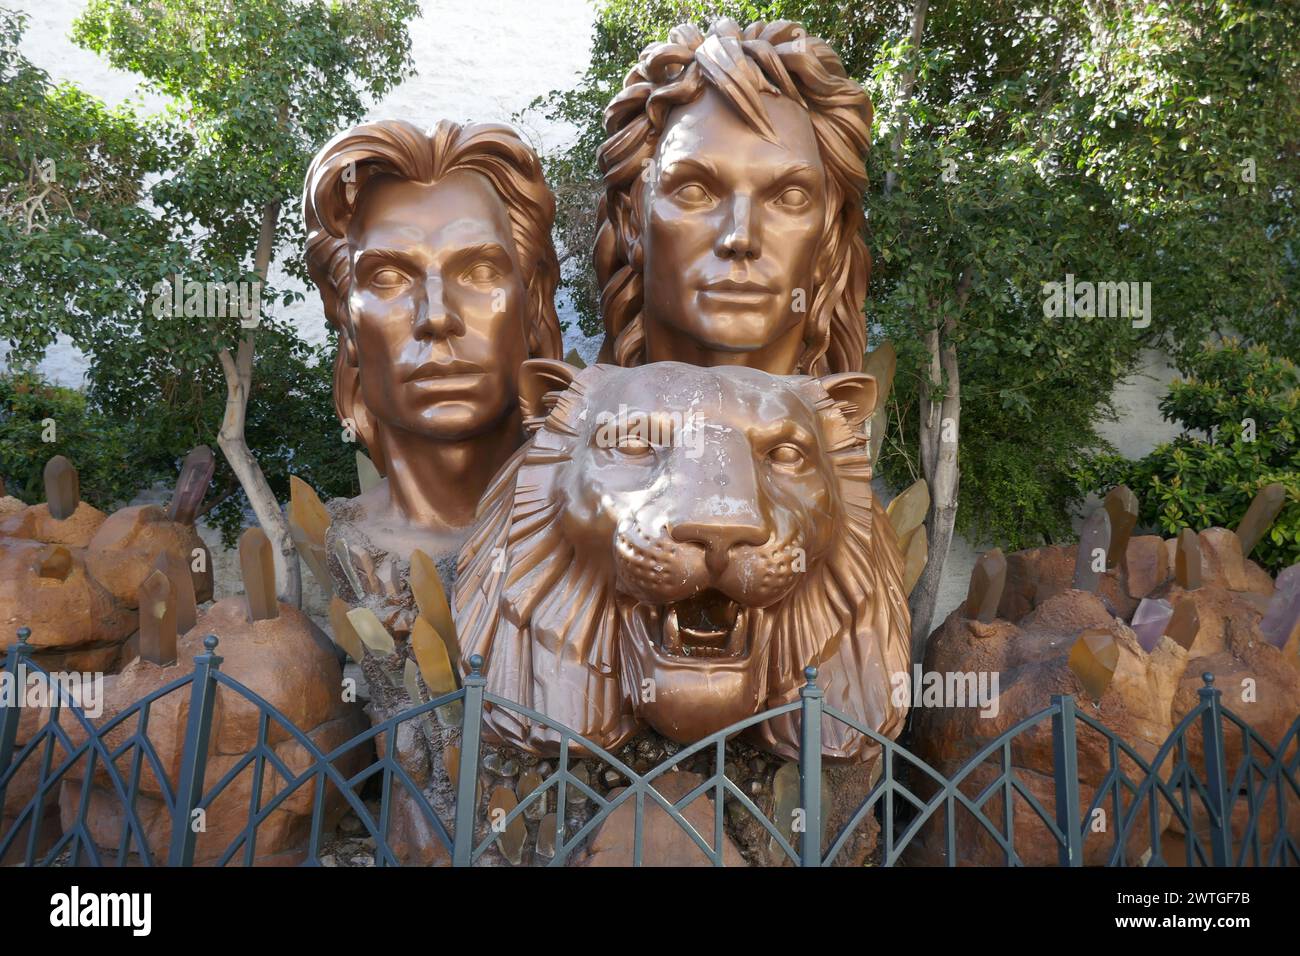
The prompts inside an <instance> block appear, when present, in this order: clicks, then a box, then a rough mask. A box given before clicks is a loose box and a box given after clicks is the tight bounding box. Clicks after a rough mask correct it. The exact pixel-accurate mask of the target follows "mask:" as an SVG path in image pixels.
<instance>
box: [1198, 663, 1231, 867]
mask: <svg viewBox="0 0 1300 956" xmlns="http://www.w3.org/2000/svg"><path fill="white" fill-rule="evenodd" d="M1201 680H1202V681H1204V682H1205V686H1204V687H1202V688H1201V689H1200V690H1198V691H1197V692H1196V693H1197V696H1199V697H1200V698H1201V707H1202V710H1201V739H1202V741H1204V744H1203V746H1204V752H1205V795H1206V801H1207V803H1208V806H1207V807H1206V810H1208V811H1209V817H1210V857H1211V859H1212V861H1213V863H1214V865H1215V866H1231V865H1232V823H1231V821H1230V820H1229V817H1230V816H1231V814H1232V802H1231V800H1230V798H1229V796H1228V768H1227V766H1226V761H1225V759H1224V749H1223V703H1222V697H1223V692H1222V691H1220V690H1219V689H1218V688H1217V687H1215V686H1214V675H1213V674H1211V673H1210V672H1209V671H1206V672H1205V673H1204V674H1202V675H1201Z"/></svg>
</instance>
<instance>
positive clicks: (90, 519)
mask: <svg viewBox="0 0 1300 956" xmlns="http://www.w3.org/2000/svg"><path fill="white" fill-rule="evenodd" d="M107 517H108V516H107V515H105V514H104V512H102V511H100V510H99V509H98V508H95V507H92V506H91V505H88V504H86V503H85V502H84V501H82V502H78V504H77V510H76V511H74V512H73V513H72V514H71V515H69V516H68V517H67V518H64V519H63V520H59V519H57V518H54V517H52V516H51V515H50V508H49V505H45V504H39V505H30V506H28V507H26V508H24V509H23V510H22V511H15V512H14V513H13V514H11V515H9V516H8V517H7V518H4V519H3V520H0V538H28V539H30V540H32V541H43V542H44V543H46V544H62V545H65V546H66V547H69V548H84V547H85V546H86V545H87V544H89V543H90V539H91V538H92V537H94V534H95V532H96V531H98V530H99V526H100V525H102V524H103V523H104V521H105V520H106V519H107Z"/></svg>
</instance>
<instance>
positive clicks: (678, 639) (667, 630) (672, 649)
mask: <svg viewBox="0 0 1300 956" xmlns="http://www.w3.org/2000/svg"><path fill="white" fill-rule="evenodd" d="M661 633H662V634H663V649H664V650H665V651H667V652H668V653H669V654H683V653H685V651H684V649H683V648H682V632H681V628H680V627H678V625H677V608H675V607H674V608H669V609H668V613H667V614H665V615H664V626H663V628H662V631H661Z"/></svg>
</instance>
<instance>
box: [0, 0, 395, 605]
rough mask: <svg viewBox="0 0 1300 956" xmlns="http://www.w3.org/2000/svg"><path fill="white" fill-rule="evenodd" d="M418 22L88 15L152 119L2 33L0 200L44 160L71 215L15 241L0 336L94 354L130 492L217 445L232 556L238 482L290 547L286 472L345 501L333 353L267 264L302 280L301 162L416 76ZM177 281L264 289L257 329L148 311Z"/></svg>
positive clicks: (184, 1)
mask: <svg viewBox="0 0 1300 956" xmlns="http://www.w3.org/2000/svg"><path fill="white" fill-rule="evenodd" d="M417 11H418V4H416V3H415V2H414V0H398V2H378V0H352V2H348V3H337V2H330V0H239V2H237V3H235V2H226V3H210V2H203V0H92V2H91V3H90V4H89V5H88V6H87V8H86V10H85V12H84V13H83V15H82V16H81V17H80V18H79V19H78V21H77V22H76V24H75V25H74V31H73V35H74V39H76V40H77V41H78V42H79V43H81V44H82V45H84V46H86V47H88V48H90V49H92V50H94V51H96V52H98V53H100V54H102V55H104V56H105V57H107V59H108V61H109V62H110V63H112V64H113V65H114V66H116V67H118V68H120V69H124V70H131V71H134V72H136V73H138V74H140V75H141V76H143V77H144V80H145V83H146V84H147V85H148V86H149V87H150V88H151V89H153V90H155V91H157V92H158V93H161V94H164V95H166V96H168V97H170V98H171V102H172V105H171V106H170V107H169V108H168V109H167V110H166V112H165V113H164V114H163V115H161V116H158V117H153V118H150V119H147V120H145V119H141V118H139V117H137V116H136V115H134V114H133V113H131V112H130V111H129V110H124V109H123V110H108V109H106V108H104V107H103V105H102V104H100V103H98V101H96V100H94V99H93V98H92V97H90V96H88V95H86V94H83V93H80V92H79V91H76V90H75V89H73V88H71V87H68V86H62V87H53V86H52V85H51V84H50V83H49V81H48V78H47V77H45V76H44V75H43V74H41V73H40V72H39V71H37V70H35V69H34V68H32V67H31V65H30V64H29V63H26V62H25V61H23V60H22V58H21V57H20V56H19V55H18V54H17V52H16V45H17V36H18V34H19V32H20V31H21V27H22V21H21V18H20V17H17V16H15V15H12V14H9V15H7V16H0V30H3V31H4V35H5V37H6V43H5V44H4V48H5V51H6V52H5V53H4V54H2V55H3V57H4V59H2V60H0V68H3V70H4V72H3V74H0V76H3V78H4V79H6V80H8V79H9V78H10V76H13V77H14V78H15V79H16V82H15V83H12V84H11V83H8V82H6V83H5V85H4V90H3V92H0V116H3V117H4V121H5V123H6V127H9V126H10V125H11V124H13V125H17V124H21V126H19V128H18V132H17V135H16V136H15V137H13V145H12V146H10V145H9V143H10V139H11V138H10V137H8V136H6V143H5V147H4V148H3V151H0V189H3V188H11V189H13V190H14V191H16V193H18V194H19V195H29V194H30V192H31V190H32V189H33V188H34V187H33V186H32V185H23V184H25V183H30V181H31V179H32V177H31V175H29V173H28V170H29V169H30V168H34V167H32V159H33V157H37V158H39V157H47V156H53V157H54V158H55V161H56V168H58V169H59V170H60V179H59V182H60V188H61V192H60V195H61V196H62V197H63V198H66V200H67V201H66V202H61V203H60V204H58V206H57V207H56V211H55V214H54V216H53V217H52V219H51V221H50V222H49V223H48V224H46V223H42V224H41V226H40V227H39V228H37V229H35V230H27V234H26V235H24V236H23V237H21V238H20V241H19V244H18V245H19V249H20V252H21V255H20V258H19V260H18V263H19V265H18V269H17V270H15V271H14V272H12V273H9V274H6V275H5V279H6V280H8V279H10V278H12V279H13V281H6V282H5V283H4V285H5V288H4V289H3V290H0V296H4V297H5V298H3V299H0V331H3V333H4V334H5V335H6V336H7V337H8V338H9V339H10V341H11V343H13V344H15V345H17V346H18V347H19V358H21V359H28V360H30V359H34V358H37V357H39V355H40V353H41V351H42V350H43V349H44V348H45V347H46V346H47V345H48V344H49V342H50V341H52V340H53V338H54V336H55V334H57V333H59V332H64V333H66V334H68V335H69V336H71V338H72V340H73V342H74V343H75V344H77V345H78V346H80V347H81V348H82V349H83V350H85V351H86V352H87V353H88V354H89V356H90V371H89V386H90V388H89V397H90V400H91V401H92V402H93V403H95V404H96V405H97V406H98V407H99V408H101V409H103V410H104V413H105V414H107V415H110V416H112V417H114V418H115V419H117V420H120V421H124V422H125V421H130V422H131V423H132V428H133V430H134V431H135V435H136V437H137V438H138V441H137V442H134V443H133V446H134V447H135V448H137V449H138V451H137V452H136V454H135V456H134V457H135V459H136V460H138V461H140V462H141V468H142V474H141V477H142V478H145V477H148V476H152V475H154V474H164V473H168V472H170V473H171V474H173V475H174V467H175V461H176V459H177V457H178V456H179V455H181V454H183V453H184V452H185V450H186V449H187V448H188V447H189V446H191V445H193V444H197V443H198V442H200V441H204V442H208V443H212V442H213V439H214V437H215V438H216V439H217V443H219V444H221V446H222V448H223V450H224V451H225V452H226V457H227V460H228V462H230V463H231V464H232V465H233V466H234V470H232V468H231V467H229V466H226V467H223V468H221V470H220V471H219V473H218V476H217V485H218V488H219V489H220V490H219V493H218V495H219V497H220V496H225V497H224V498H222V499H221V503H220V505H219V507H218V512H217V514H215V515H214V517H215V518H216V519H217V520H218V521H219V522H220V523H221V525H222V527H223V530H224V531H226V532H227V534H228V539H229V538H230V537H232V536H233V532H234V531H236V530H237V529H238V528H239V527H240V526H241V525H242V524H243V517H244V509H245V507H246V505H245V501H244V496H243V495H241V494H240V493H239V491H240V488H241V485H242V488H243V490H245V491H247V492H250V494H251V504H252V505H253V506H254V509H255V510H256V511H257V512H258V518H259V521H260V522H261V523H262V524H263V526H264V527H265V528H266V529H267V531H268V533H269V534H271V536H272V537H273V539H277V538H278V539H279V540H280V541H281V542H284V544H287V529H285V528H284V519H283V514H282V512H281V511H280V508H279V506H278V504H277V503H276V499H277V497H278V498H281V499H282V498H283V497H284V496H285V495H286V493H287V487H288V473H289V471H290V470H293V471H294V472H295V473H296V474H299V475H302V476H303V477H304V478H306V479H307V480H308V481H311V482H312V483H313V484H314V485H316V486H317V488H318V489H320V490H321V491H322V492H324V493H326V494H337V493H348V492H350V491H352V490H353V489H354V488H355V479H354V470H353V464H352V450H351V449H349V448H347V447H346V446H345V445H343V443H342V442H341V441H339V440H338V436H339V431H338V429H337V428H336V427H335V423H334V416H333V411H332V405H331V402H330V364H331V363H330V360H329V359H330V350H329V349H322V350H317V349H312V348H310V347H308V346H307V345H306V344H305V343H303V342H302V341H301V340H300V339H299V338H298V337H297V335H296V334H295V333H294V331H293V329H292V328H290V327H289V326H287V325H286V324H285V323H284V322H282V321H280V320H278V319H277V318H276V316H275V314H274V305H275V304H276V303H277V302H278V303H282V304H285V305H287V304H289V303H290V302H291V301H293V299H294V298H295V296H297V295H298V294H297V293H293V292H289V291H286V290H280V289H276V288H273V287H272V285H271V284H270V282H269V281H268V280H269V276H270V266H271V264H272V263H273V262H274V261H276V259H277V257H278V258H280V259H281V261H282V264H283V266H284V267H285V269H286V271H287V272H288V273H289V274H290V275H292V276H295V277H298V278H300V279H303V280H304V281H305V280H306V272H305V267H304V266H303V263H302V261H301V255H300V250H301V248H302V242H303V236H302V226H301V223H300V220H299V217H297V216H294V215H287V216H282V215H281V211H282V209H283V208H284V207H285V204H286V203H289V204H290V207H291V208H292V204H293V203H294V202H295V201H296V199H297V197H298V195H299V193H300V191H301V189H302V181H303V176H304V174H305V172H306V168H307V164H308V162H309V161H310V158H311V156H312V154H313V153H314V152H315V150H316V149H317V148H319V147H320V145H321V144H323V143H324V142H325V140H326V139H328V138H329V136H331V135H332V134H333V133H335V132H337V131H338V129H340V128H342V127H344V126H347V125H349V124H351V123H354V122H356V121H358V120H359V119H360V118H361V116H362V115H363V114H364V112H365V107H366V102H367V101H368V99H370V98H373V97H379V96H382V95H383V94H384V93H385V92H387V90H388V89H390V88H391V87H392V86H393V85H394V84H395V83H397V82H398V81H400V80H401V79H402V78H404V77H405V76H407V75H408V74H409V70H410V62H411V61H410V54H409V49H410V37H409V34H408V32H407V29H406V23H407V21H408V20H409V19H410V18H411V17H412V16H414V15H415V13H416V12H417ZM11 117H14V119H11ZM29 117H31V119H29ZM33 119H34V120H35V122H33ZM78 161H80V162H78ZM5 218H6V222H7V227H8V228H10V229H11V230H20V229H23V230H25V229H26V227H25V222H21V223H18V224H17V225H15V224H14V219H13V216H12V215H10V216H7V217H5ZM5 238H7V234H0V239H5ZM173 276H181V277H183V279H186V280H192V281H199V282H210V283H227V282H232V281H233V282H244V283H248V284H249V286H248V288H254V286H253V283H260V286H257V287H255V288H258V289H260V298H259V299H258V301H257V303H256V304H257V306H258V314H257V316H256V318H257V319H258V324H257V325H256V327H255V329H254V328H247V327H245V326H246V325H247V324H249V317H248V316H244V315H241V314H239V313H237V312H232V311H231V310H215V311H214V313H213V314H207V313H208V312H209V311H211V310H207V309H203V310H200V314H197V315H196V314H187V315H183V316H182V315H168V314H166V311H165V310H164V311H163V314H161V315H159V314H156V313H157V312H158V309H156V308H155V305H156V304H157V296H158V292H159V287H158V286H157V284H158V283H160V282H168V281H170V280H172V278H173ZM24 298H25V299H26V301H23V300H24ZM255 335H256V342H257V345H258V347H259V348H258V351H259V358H258V363H257V376H256V380H253V378H252V375H251V363H252V355H253V345H254V336H255ZM232 353H234V355H233V356H232ZM219 356H224V360H223V362H222V363H221V364H218V357H219ZM223 371H225V372H229V373H230V374H227V375H225V376H223ZM236 413H237V414H236ZM223 415H225V416H231V417H228V418H226V419H224V420H223ZM219 423H220V424H221V425H222V428H221V430H220V432H218V430H217V426H218V424H219ZM47 451H48V449H33V454H44V453H45V452H47ZM254 453H255V455H256V457H254ZM79 464H80V463H79ZM237 479H238V480H237ZM284 544H282V546H281V548H280V550H281V582H282V589H283V591H284V593H285V595H286V597H288V598H289V599H293V598H295V597H296V595H297V588H298V585H297V574H296V569H297V564H296V561H289V560H287V557H288V555H289V554H291V545H289V550H286V548H285V546H284Z"/></svg>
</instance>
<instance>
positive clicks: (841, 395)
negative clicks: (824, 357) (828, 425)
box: [817, 372, 876, 429]
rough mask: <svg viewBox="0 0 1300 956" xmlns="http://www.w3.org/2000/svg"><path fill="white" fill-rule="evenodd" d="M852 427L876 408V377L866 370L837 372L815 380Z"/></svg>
mask: <svg viewBox="0 0 1300 956" xmlns="http://www.w3.org/2000/svg"><path fill="white" fill-rule="evenodd" d="M817 382H818V384H820V385H821V387H822V388H824V389H825V390H826V394H827V395H829V396H830V397H831V400H832V401H833V402H835V404H836V406H838V407H839V410H840V412H841V413H842V414H843V415H844V417H845V418H846V419H847V420H848V423H849V425H851V426H852V427H853V428H854V429H857V428H860V427H861V426H862V423H863V422H865V421H866V420H867V419H868V418H870V417H871V413H872V412H874V411H875V410H876V377H875V376H874V375H868V374H867V373H866V372H837V373H836V374H834V375H823V376H822V377H821V378H819V379H818V380H817Z"/></svg>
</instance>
